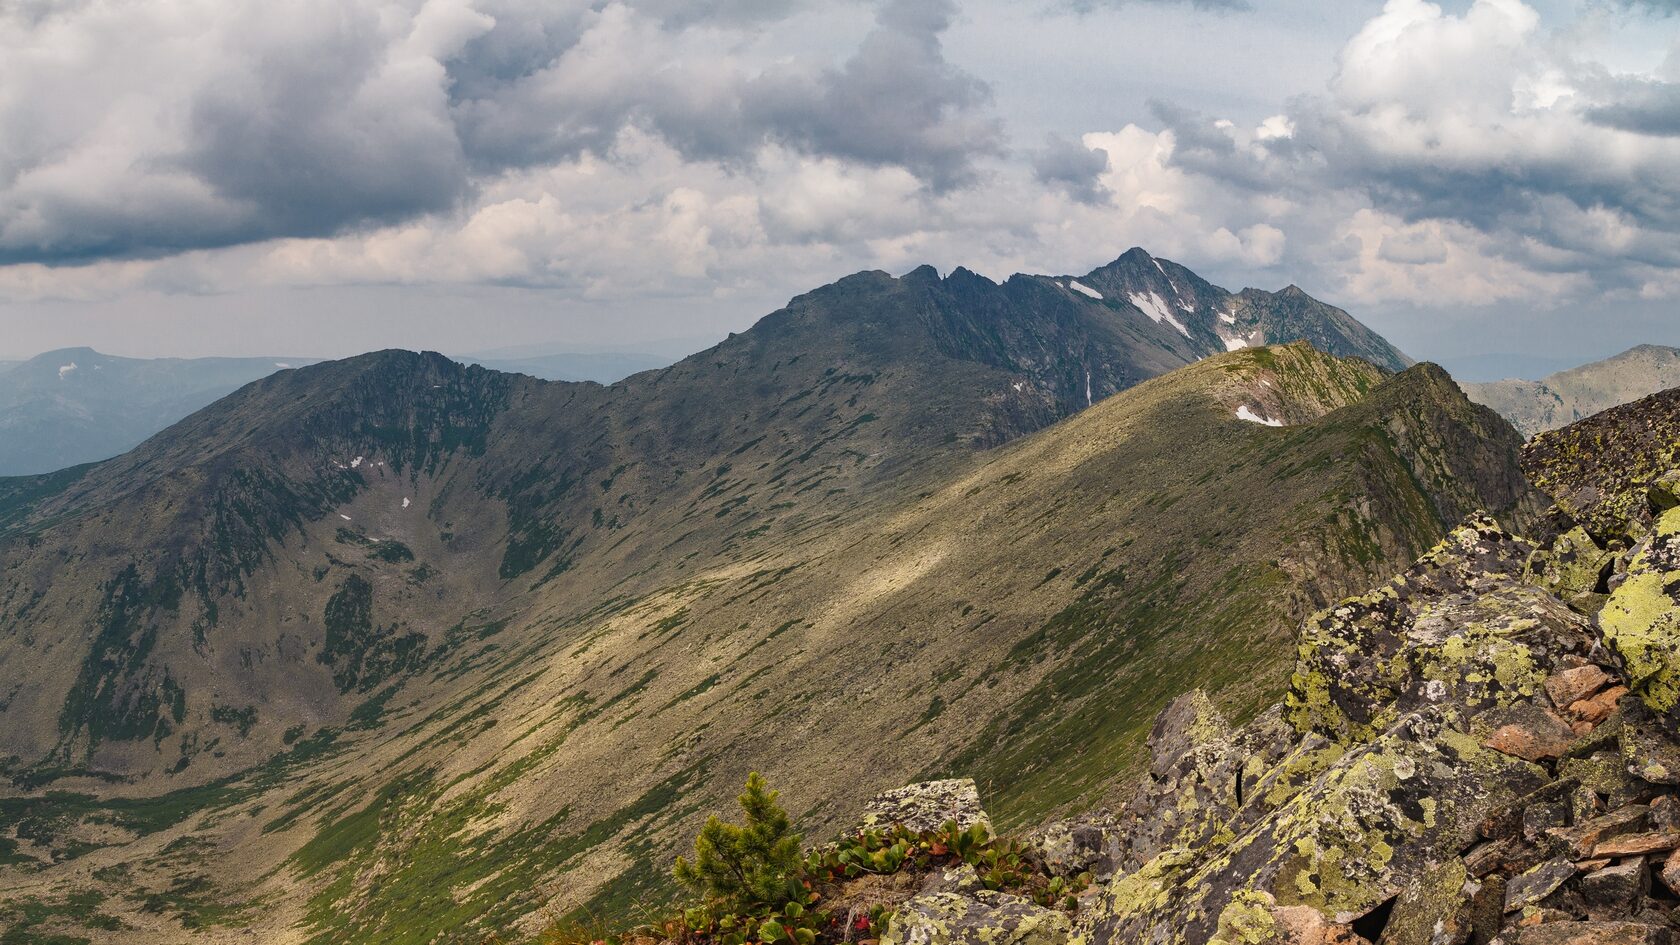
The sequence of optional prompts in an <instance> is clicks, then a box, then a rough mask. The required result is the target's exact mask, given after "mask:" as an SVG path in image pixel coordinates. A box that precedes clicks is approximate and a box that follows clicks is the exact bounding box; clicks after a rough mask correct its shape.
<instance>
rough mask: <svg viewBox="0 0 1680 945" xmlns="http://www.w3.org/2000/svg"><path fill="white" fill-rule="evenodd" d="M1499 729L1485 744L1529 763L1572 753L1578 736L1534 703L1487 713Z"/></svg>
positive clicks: (1491, 721)
mask: <svg viewBox="0 0 1680 945" xmlns="http://www.w3.org/2000/svg"><path fill="white" fill-rule="evenodd" d="M1488 715H1489V719H1488V723H1489V724H1491V725H1493V726H1497V728H1495V729H1494V731H1493V734H1491V735H1489V736H1488V737H1487V738H1486V739H1485V740H1483V742H1482V745H1483V746H1484V747H1487V748H1492V749H1493V750H1494V751H1498V752H1503V753H1505V754H1507V755H1512V756H1515V757H1517V758H1522V759H1524V760H1526V761H1548V760H1550V759H1553V758H1558V757H1560V756H1562V755H1563V753H1564V752H1566V751H1568V750H1569V746H1570V745H1571V744H1573V743H1574V741H1575V733H1574V732H1573V731H1572V730H1571V729H1570V728H1569V726H1568V725H1566V724H1565V723H1564V721H1563V720H1562V719H1560V718H1558V717H1557V716H1555V715H1553V714H1551V713H1550V712H1547V711H1546V710H1544V709H1542V708H1540V707H1539V706H1537V705H1535V704H1534V703H1532V702H1518V703H1515V704H1513V705H1511V706H1508V707H1506V708H1504V709H1502V710H1499V711H1496V712H1491V713H1489V714H1488Z"/></svg>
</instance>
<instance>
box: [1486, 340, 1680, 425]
mask: <svg viewBox="0 0 1680 945" xmlns="http://www.w3.org/2000/svg"><path fill="white" fill-rule="evenodd" d="M1675 386H1680V348H1665V347H1662V346H1660V345H1639V346H1638V347H1635V348H1630V349H1628V350H1627V351H1624V352H1622V353H1621V354H1618V355H1616V356H1615V357H1612V358H1605V359H1604V360H1602V361H1593V362H1591V363H1588V364H1583V365H1580V366H1579V367H1573V368H1569V369H1568V370H1563V371H1558V372H1556V373H1554V374H1549V375H1547V376H1546V377H1544V378H1542V379H1540V380H1538V381H1529V380H1515V379H1509V380H1502V381H1492V382H1488V383H1481V384H1465V385H1464V390H1465V393H1467V394H1469V395H1470V399H1471V400H1474V401H1476V402H1477V403H1479V404H1486V405H1487V406H1489V407H1492V408H1493V409H1495V410H1497V411H1499V413H1500V414H1501V415H1503V416H1504V417H1505V418H1506V419H1508V420H1510V421H1511V423H1512V424H1513V425H1514V426H1516V428H1517V429H1518V430H1519V431H1521V432H1522V433H1523V434H1524V435H1525V436H1533V435H1534V434H1536V433H1540V432H1543V431H1546V430H1556V429H1558V428H1559V427H1562V426H1567V425H1568V424H1571V423H1574V422H1575V421H1577V420H1581V419H1585V418H1586V417H1590V416H1592V415H1593V414H1596V413H1599V412H1600V411H1604V410H1608V409H1610V408H1611V407H1615V406H1618V405H1620V404H1625V403H1628V402H1630V401H1634V400H1638V399H1639V398H1641V397H1644V396H1646V395H1648V394H1654V393H1657V392H1658V391H1663V390H1667V389H1669V388H1671V387H1675Z"/></svg>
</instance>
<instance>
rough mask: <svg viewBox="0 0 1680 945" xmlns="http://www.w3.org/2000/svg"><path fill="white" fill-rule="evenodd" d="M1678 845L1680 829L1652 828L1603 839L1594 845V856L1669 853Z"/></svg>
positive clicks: (1679, 842)
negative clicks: (1642, 831)
mask: <svg viewBox="0 0 1680 945" xmlns="http://www.w3.org/2000/svg"><path fill="white" fill-rule="evenodd" d="M1676 847H1680V831H1674V830H1651V831H1647V832H1645V833H1626V834H1622V835H1621V836H1617V837H1610V838H1609V839H1606V840H1601V841H1599V843H1598V844H1597V845H1595V846H1594V847H1593V856H1596V857H1605V856H1608V857H1620V856H1644V855H1646V854H1648V853H1667V852H1668V851H1669V850H1672V849H1674V848H1676Z"/></svg>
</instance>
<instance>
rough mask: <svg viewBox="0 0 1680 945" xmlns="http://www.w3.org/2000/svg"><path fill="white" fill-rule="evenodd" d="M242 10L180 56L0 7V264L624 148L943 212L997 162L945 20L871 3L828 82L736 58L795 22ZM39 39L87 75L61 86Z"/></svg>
mask: <svg viewBox="0 0 1680 945" xmlns="http://www.w3.org/2000/svg"><path fill="white" fill-rule="evenodd" d="M234 6H235V5H234V4H229V7H228V8H227V9H226V11H225V12H224V13H223V18H222V19H221V20H218V21H216V22H205V23H199V24H194V28H195V29H197V30H199V31H201V35H198V36H192V37H189V36H183V35H182V30H183V27H182V24H181V23H180V22H179V21H173V20H171V19H170V18H169V16H168V15H167V14H166V13H162V12H148V10H147V8H146V7H145V6H144V5H133V6H130V7H127V8H116V9H112V8H106V7H104V6H98V5H95V6H89V7H85V8H77V7H68V8H63V9H59V10H46V9H45V8H41V9H37V8H33V7H31V8H28V9H24V8H22V7H19V8H16V9H12V10H7V9H5V8H0V36H3V35H4V34H6V33H11V34H12V36H13V41H14V42H16V43H17V44H18V45H17V46H16V47H12V48H13V49H14V50H16V51H17V52H19V55H8V45H9V44H7V43H6V42H5V40H4V39H0V88H6V87H8V86H10V87H12V88H17V89H21V90H24V91H25V92H28V93H30V94H27V95H23V96H17V97H14V98H13V99H12V100H10V101H6V100H0V142H5V144H0V264H6V263H17V262H27V261H42V262H49V263H51V262H71V261H83V260H93V259H99V258H112V257H129V256H152V255H160V254H170V253H175V252H179V251H182V250H188V249H194V248H212V247H222V246H230V245H238V244H242V243H249V242H255V241H260V240H265V239H270V238H274V237H284V236H322V235H331V234H335V233H340V232H344V231H346V230H350V229H354V228H357V227H361V226H371V225H381V224H389V223H395V222H401V221H404V220H407V219H411V218H413V217H415V216H418V215H421V214H425V213H429V212H434V211H440V210H447V209H449V208H451V207H454V206H457V205H459V204H460V202H461V201H462V200H463V199H464V198H466V197H468V196H470V195H471V194H472V193H473V192H474V191H475V189H476V188H477V187H478V186H479V185H480V183H481V181H482V180H483V179H484V178H485V177H486V175H493V174H498V173H501V172H504V171H509V170H520V169H524V168H529V167H539V166H546V165H550V164H554V163H556V162H565V161H569V160H572V159H575V158H577V157H578V156H579V155H582V154H584V153H593V154H597V155H602V156H607V157H609V158H610V157H611V155H612V151H613V146H614V143H615V141H617V139H618V137H619V135H620V134H621V133H622V132H623V131H624V130H625V129H626V128H628V127H636V128H641V129H643V130H645V131H647V132H650V133H652V134H655V135H657V136H658V137H660V138H662V139H664V140H665V141H667V142H668V143H669V144H670V145H671V146H672V147H674V148H676V149H677V150H678V152H679V153H680V154H681V155H682V156H683V157H684V158H685V159H688V160H694V161H711V162H720V163H723V164H726V165H731V166H736V167H750V166H751V164H752V163H753V161H754V158H755V155H756V154H757V152H758V151H759V150H760V149H761V148H762V147H763V146H764V145H765V144H767V143H776V144H780V145H783V146H785V147H788V148H792V149H794V150H797V151H799V152H802V153H805V154H809V155H813V156H818V157H834V158H840V159H844V160H848V161H854V162H861V163H864V164H869V165H876V166H901V167H904V168H906V169H908V170H910V171H911V172H912V173H914V174H915V175H917V176H918V177H919V178H920V179H921V180H922V181H923V182H924V183H925V184H926V185H928V186H929V187H931V188H933V189H935V190H944V189H949V188H950V187H953V186H956V185H958V184H960V183H962V182H964V181H966V180H968V179H969V178H970V176H971V167H972V162H973V161H974V160H975V159H976V158H978V157H982V156H985V155H989V154H995V153H998V152H999V151H1000V149H1001V145H1000V142H1001V138H1002V133H1001V130H1000V127H999V125H998V124H997V122H996V120H995V119H993V118H991V117H990V116H988V115H987V114H985V112H986V111H987V107H988V106H989V104H990V92H989V90H988V89H987V87H986V86H985V85H984V84H983V83H982V82H980V81H979V80H978V79H976V78H975V77H973V76H971V75H969V74H967V73H966V72H964V71H962V70H961V69H959V68H957V67H956V66H954V65H952V64H951V63H950V62H949V61H948V60H947V59H946V58H945V56H944V54H943V50H942V48H941V42H940V36H941V34H942V33H943V32H944V31H945V30H946V29H947V28H948V27H949V25H950V21H951V17H952V16H953V15H954V12H955V6H954V4H952V3H950V2H948V0H887V2H885V3H883V4H882V5H880V6H879V7H878V8H877V13H876V23H875V26H874V28H873V29H872V30H871V31H870V32H869V33H868V34H867V36H866V37H865V38H864V39H863V41H862V43H861V45H860V46H859V47H858V48H857V49H856V50H855V51H854V52H853V53H852V54H851V56H850V57H849V58H847V59H845V60H844V61H843V62H840V63H839V64H837V65H835V66H833V67H830V68H827V69H822V68H812V67H799V66H795V65H787V64H782V65H775V66H771V67H769V68H768V69H765V68H762V67H754V66H753V65H751V64H750V63H745V62H741V61H737V60H735V59H732V58H731V57H730V56H729V55H728V54H727V49H728V46H729V45H730V44H731V43H732V42H734V40H732V39H730V38H729V36H730V35H737V36H738V35H740V34H739V32H738V31H740V30H743V29H750V28H751V27H752V25H753V24H756V23H763V22H766V21H774V20H778V19H781V18H784V17H787V16H789V15H791V14H793V13H794V12H796V11H797V10H799V9H802V8H805V7H807V6H808V4H807V3H805V2H803V0H703V2H700V3H693V2H689V0H682V2H677V0H632V2H617V3H599V4H595V5H593V6H592V7H591V6H586V5H583V4H575V3H574V4H558V3H533V2H529V0H485V2H481V3H477V4H468V3H465V2H461V3H453V4H452V3H430V4H427V5H425V7H424V8H417V11H416V13H415V14H414V16H413V18H412V20H411V21H410V22H408V23H403V24H398V25H397V26H395V27H394V26H393V21H392V20H391V18H390V17H389V15H388V11H384V10H383V8H382V7H380V6H378V5H376V4H374V3H371V2H366V0H361V2H353V3H326V2H320V3H315V4H310V3H303V4H298V5H295V6H294V5H280V6H278V7H256V6H253V7H252V8H251V9H250V10H248V11H245V13H246V15H245V16H241V15H240V11H237V10H234V9H232V8H233V7H234ZM48 24H50V25H51V26H52V30H51V31H50V32H49V31H47V28H46V27H47V25H48ZM36 31H39V33H40V35H39V36H32V35H31V34H33V33H35V32H36ZM731 31H737V32H736V33H734V34H731ZM32 39H33V40H36V42H34V44H33V46H31V40H32ZM55 40H56V41H61V42H63V43H64V44H65V45H66V48H67V49H69V50H71V51H72V52H73V53H74V54H76V55H85V56H87V57H88V68H87V69H85V70H77V69H74V68H59V67H58V64H57V63H55V62H53V61H52V56H53V54H54V51H53V50H52V49H50V48H47V47H49V46H50V44H51V42H53V41H55ZM172 45H173V46H175V47H178V48H177V49H176V53H175V54H176V56H177V58H173V59H171V58H169V55H170V48H171V46H172ZM188 49H193V50H198V49H205V50H213V51H214V53H215V54H214V55H206V56H204V57H203V59H202V60H197V59H192V58H180V56H181V54H183V53H185V52H186V51H187V50H188ZM29 54H34V55H36V56H37V57H38V58H36V59H30V58H29ZM7 59H10V60H12V63H13V64H12V66H11V69H10V70H9V71H8V69H7V66H6V65H5V60H7ZM102 136H108V137H105V138H104V139H103V140H102Z"/></svg>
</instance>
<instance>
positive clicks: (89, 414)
mask: <svg viewBox="0 0 1680 945" xmlns="http://www.w3.org/2000/svg"><path fill="white" fill-rule="evenodd" d="M317 360H318V359H316V358H119V357H113V356H111V355H108V354H102V353H100V352H98V351H95V350H93V349H92V348H65V349H62V350H58V351H48V352H46V353H44V354H40V355H37V356H36V357H34V358H31V359H29V360H27V361H0V476H22V475H32V474H36V473H46V472H52V471H55V470H58V469H63V468H65V467H67V466H75V465H79V464H81V463H89V462H96V461H98V460H103V459H109V458H111V457H113V456H117V455H119V454H121V453H123V452H126V451H127V450H129V449H132V448H133V447H134V446H136V445H138V444H139V443H140V442H141V441H143V440H145V439H146V438H147V437H149V436H151V435H152V434H154V433H157V432H158V431H160V430H162V429H163V428H165V427H167V426H169V425H170V424H172V423H174V422H176V421H178V420H180V419H181V418H183V417H185V416H187V415H188V414H191V413H193V412H194V411H196V410H199V409H201V408H203V407H206V406H208V405H209V404H211V403H213V402H214V401H216V400H218V399H220V398H222V397H225V396H226V395H228V394H231V393H233V392H234V391H235V390H237V389H238V388H240V387H242V386H244V385H245V384H248V383H250V382H251V381H254V380H256V379H258V378H261V377H266V376H267V375H269V374H273V373H274V372H276V371H282V370H286V369H288V368H295V367H303V366H305V365H309V364H314V363H316V361H317ZM462 360H463V361H464V362H465V363H469V364H480V365H483V366H485V367H489V368H493V369H495V370H498V371H504V372H507V373H512V374H529V375H531V376H533V377H539V378H543V379H545V380H565V381H594V382H596V383H612V382H614V381H617V380H620V379H622V378H624V377H628V376H629V375H631V374H635V373H637V372H640V371H645V370H651V369H653V368H657V367H663V366H665V365H667V364H669V363H670V362H671V360H673V359H671V358H666V357H663V356H660V355H654V354H637V353H622V352H587V353H586V352H572V351H542V352H540V353H528V352H517V351H516V352H507V353H506V354H505V356H490V355H486V356H482V357H473V358H463V359H462Z"/></svg>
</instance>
